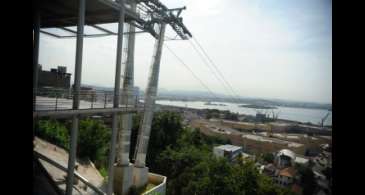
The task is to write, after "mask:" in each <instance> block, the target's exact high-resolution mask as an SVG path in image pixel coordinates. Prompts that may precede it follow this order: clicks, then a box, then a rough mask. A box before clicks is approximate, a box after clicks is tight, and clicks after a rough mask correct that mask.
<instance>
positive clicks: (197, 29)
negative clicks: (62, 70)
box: [39, 0, 332, 103]
mask: <svg viewBox="0 0 365 195" xmlns="http://www.w3.org/2000/svg"><path fill="white" fill-rule="evenodd" d="M160 1H161V2H163V3H165V5H167V6H168V7H169V8H174V7H182V6H186V8H187V9H186V10H184V11H183V12H182V14H181V16H182V17H183V22H184V24H185V25H186V27H187V28H188V29H189V30H190V32H191V33H192V35H193V37H194V39H196V40H197V41H198V42H199V43H200V44H201V45H202V46H203V48H204V49H205V51H206V52H207V53H208V55H209V56H210V58H211V59H212V60H213V62H214V64H215V65H216V66H217V67H218V69H219V70H220V71H221V73H222V74H223V76H224V77H225V79H226V80H227V81H228V82H229V83H230V85H231V86H232V88H233V90H234V92H235V94H237V95H239V96H242V97H256V98H269V99H283V100H294V101H308V102H318V103H332V2H331V1H329V0H301V1H292V0H263V1H259V0H160ZM110 28H111V29H116V25H111V26H110ZM88 30H89V29H88V28H86V29H85V32H86V33H87V32H88ZM166 36H167V37H174V36H175V34H174V32H173V31H172V30H171V28H170V27H168V28H167V31H166ZM40 37H41V39H40V56H39V63H40V64H41V65H42V68H43V70H47V69H48V70H49V69H50V68H56V67H57V66H66V67H67V71H68V72H70V73H71V74H72V75H73V73H74V64H75V47H76V40H75V39H57V38H53V37H50V36H48V35H45V34H41V36H40ZM116 40H117V37H116V36H108V37H102V38H85V39H84V51H83V64H82V78H81V80H82V81H81V82H82V84H90V85H98V86H106V87H112V86H113V85H114V77H115V60H116ZM154 42H155V40H154V38H152V37H151V35H149V34H147V33H144V34H137V35H136V46H135V64H134V70H135V73H134V75H135V85H136V86H138V87H140V88H141V89H142V90H144V89H145V87H146V85H147V79H148V74H149V67H150V66H151V62H152V52H153V46H154ZM192 43H194V42H193V40H190V41H189V40H186V41H181V40H179V41H165V44H166V45H168V47H169V48H171V49H173V50H174V52H175V53H176V55H178V56H179V57H180V58H181V59H182V60H183V61H184V62H185V64H187V65H188V66H189V67H190V68H191V70H193V72H194V73H195V74H196V75H198V77H199V78H200V79H201V80H202V81H203V82H204V83H205V84H206V85H207V86H208V87H209V88H210V90H211V91H213V92H214V93H220V94H232V93H231V92H230V91H229V90H227V87H226V88H225V87H223V85H222V82H221V81H220V80H218V79H217V78H216V77H214V74H212V72H211V69H209V68H208V67H207V66H206V65H205V64H204V62H203V61H202V59H201V58H200V56H199V54H198V53H196V51H195V50H194V49H193V47H192V45H191V44H192ZM72 82H73V78H72ZM159 88H160V89H165V90H190V91H207V89H205V88H204V87H203V86H202V85H201V84H200V82H199V81H198V80H196V79H195V78H194V77H193V76H192V74H191V73H190V72H189V71H188V70H187V69H186V68H185V67H184V66H183V65H182V64H181V63H180V62H179V61H178V60H177V59H176V58H175V57H174V56H173V55H172V54H171V53H170V51H169V50H167V49H166V48H164V49H163V52H162V59H161V67H160V77H159Z"/></svg>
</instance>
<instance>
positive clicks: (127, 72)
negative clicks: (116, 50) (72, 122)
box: [114, 1, 136, 195]
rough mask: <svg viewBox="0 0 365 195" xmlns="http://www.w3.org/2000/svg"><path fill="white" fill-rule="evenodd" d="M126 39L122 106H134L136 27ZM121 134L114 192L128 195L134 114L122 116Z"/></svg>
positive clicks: (130, 28)
mask: <svg viewBox="0 0 365 195" xmlns="http://www.w3.org/2000/svg"><path fill="white" fill-rule="evenodd" d="M129 3H130V5H131V9H132V10H134V11H135V10H136V3H135V1H130V2H129ZM125 32H126V35H125V36H126V37H125V41H126V42H125V43H124V45H125V48H124V49H123V52H124V54H125V55H124V58H123V61H124V62H123V64H124V69H123V77H122V98H121V105H122V106H128V107H133V106H134V96H133V95H134V94H133V89H134V87H133V84H134V46H135V34H134V32H135V27H134V26H133V25H130V24H127V26H126V30H125ZM119 119H120V123H119V132H118V145H117V146H118V151H117V163H116V164H115V168H114V169H115V171H114V174H115V176H114V192H115V193H116V194H117V195H126V194H128V192H129V189H130V187H132V185H133V182H132V171H133V165H132V164H131V163H130V160H129V150H130V139H131V130H132V114H124V115H121V116H120V118H119Z"/></svg>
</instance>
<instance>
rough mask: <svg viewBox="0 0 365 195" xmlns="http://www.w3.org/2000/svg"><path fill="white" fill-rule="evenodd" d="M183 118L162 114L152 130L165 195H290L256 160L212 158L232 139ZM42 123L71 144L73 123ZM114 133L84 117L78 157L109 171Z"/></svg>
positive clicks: (47, 132) (153, 163)
mask: <svg viewBox="0 0 365 195" xmlns="http://www.w3.org/2000/svg"><path fill="white" fill-rule="evenodd" d="M139 119H140V116H138V115H137V116H135V117H134V119H133V128H132V129H133V132H132V136H131V137H132V140H131V144H132V145H131V157H133V155H132V154H133V153H134V150H135V146H134V145H135V143H136V139H137V130H138V128H139V124H140V123H139ZM181 121H182V120H181V116H180V115H179V114H177V113H174V112H158V113H156V114H155V115H154V119H153V124H152V128H151V138H150V143H149V147H148V153H147V154H148V155H147V159H146V163H147V166H148V167H149V168H150V171H151V172H155V173H158V174H162V175H165V176H167V178H168V180H167V181H168V182H167V194H174V195H175V194H176V195H179V194H247V195H250V194H290V192H289V190H287V189H283V188H279V187H277V186H275V185H274V184H273V182H272V180H271V179H270V178H269V177H267V176H264V175H262V174H259V172H258V170H257V168H256V166H255V165H254V162H248V163H245V164H242V163H237V164H231V163H229V162H228V161H227V160H226V159H224V158H216V157H214V155H213V153H212V149H213V146H215V145H221V144H228V143H229V141H228V140H224V139H221V138H218V137H208V136H206V135H203V134H201V133H200V132H199V129H192V128H188V127H184V126H183V125H182V123H181ZM38 126H39V129H38V131H37V135H38V136H40V137H41V138H44V139H47V140H49V141H51V142H52V143H55V144H57V145H60V146H62V147H64V148H66V149H67V148H68V145H69V136H68V135H69V131H68V130H67V129H70V124H69V123H67V122H57V121H54V120H42V121H40V122H39V123H38ZM110 132H111V130H110V128H108V127H106V126H105V124H104V123H103V122H102V121H101V120H91V119H86V120H81V121H80V130H79V138H78V157H81V158H82V157H88V158H90V159H91V160H92V161H94V163H95V164H96V165H98V166H99V167H98V168H99V169H104V170H105V165H106V163H107V158H108V155H107V154H108V147H109V139H110ZM270 160H271V159H270Z"/></svg>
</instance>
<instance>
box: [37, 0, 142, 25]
mask: <svg viewBox="0 0 365 195" xmlns="http://www.w3.org/2000/svg"><path fill="white" fill-rule="evenodd" d="M38 5H39V12H40V17H41V28H55V27H68V26H76V25H77V20H78V8H79V5H78V1H75V0H39V4H38ZM119 10H120V5H119V3H117V2H115V1H111V0H88V1H87V2H86V8H85V24H86V25H96V24H105V23H116V22H118V20H119ZM125 10H126V15H125V20H126V21H130V20H136V21H140V20H141V19H139V18H138V16H137V14H136V13H134V12H132V11H130V10H129V9H127V8H126V9H125Z"/></svg>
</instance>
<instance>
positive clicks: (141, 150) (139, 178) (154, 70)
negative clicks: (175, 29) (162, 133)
mask: <svg viewBox="0 0 365 195" xmlns="http://www.w3.org/2000/svg"><path fill="white" fill-rule="evenodd" d="M165 28H166V24H165V23H162V24H160V32H159V37H158V39H157V40H156V43H155V48H154V53H153V60H152V66H151V69H150V76H149V81H148V85H147V89H146V95H145V101H144V114H143V118H142V125H141V128H140V132H139V135H138V140H137V148H136V151H137V152H136V154H135V155H136V158H135V159H136V161H135V164H134V166H135V168H134V171H133V178H134V182H135V185H136V186H137V187H140V186H143V185H146V184H147V180H148V168H147V167H146V155H147V150H148V141H149V138H150V132H151V124H152V118H153V112H154V108H155V106H154V105H155V100H156V95H157V88H158V77H159V71H160V61H161V54H162V46H163V41H164V37H165Z"/></svg>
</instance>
